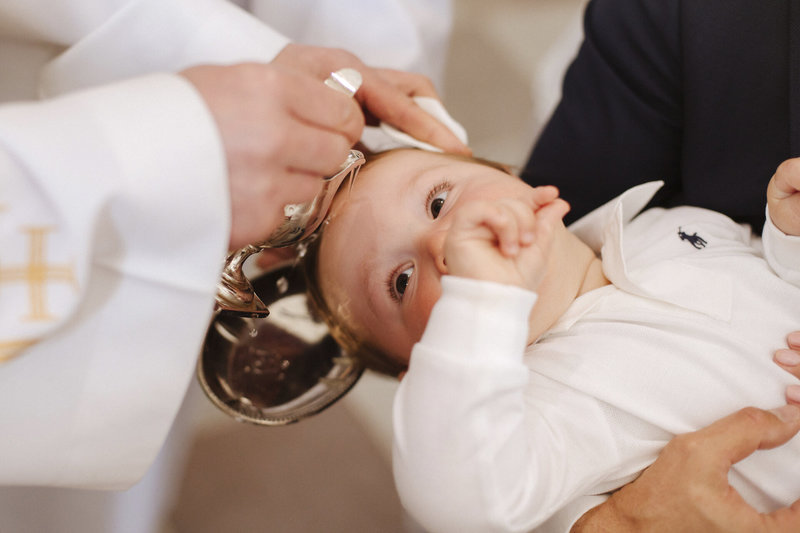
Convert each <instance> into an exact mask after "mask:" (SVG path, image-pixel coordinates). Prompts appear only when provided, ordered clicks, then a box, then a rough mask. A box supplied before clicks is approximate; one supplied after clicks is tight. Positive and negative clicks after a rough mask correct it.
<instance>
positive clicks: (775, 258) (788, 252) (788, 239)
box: [762, 209, 800, 287]
mask: <svg viewBox="0 0 800 533" xmlns="http://www.w3.org/2000/svg"><path fill="white" fill-rule="evenodd" d="M762 243H763V245H764V257H765V258H766V259H767V262H768V263H769V266H770V267H772V270H774V271H775V273H776V274H778V276H780V277H781V278H783V279H784V280H786V281H788V282H789V283H791V284H792V285H797V286H798V287H800V237H798V236H794V235H786V234H785V233H783V232H782V231H781V230H779V229H778V228H777V227H775V224H774V223H773V222H772V218H771V217H770V215H769V209H767V218H766V222H765V223H764V231H763V233H762Z"/></svg>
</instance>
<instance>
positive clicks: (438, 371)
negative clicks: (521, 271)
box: [394, 276, 552, 532]
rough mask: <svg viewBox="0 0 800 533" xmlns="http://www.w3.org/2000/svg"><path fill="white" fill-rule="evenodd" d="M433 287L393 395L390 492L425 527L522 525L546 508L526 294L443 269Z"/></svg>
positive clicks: (511, 528) (500, 528) (439, 529)
mask: <svg viewBox="0 0 800 533" xmlns="http://www.w3.org/2000/svg"><path fill="white" fill-rule="evenodd" d="M442 290H443V292H442V296H441V298H440V299H439V301H438V302H437V303H436V305H435V306H434V308H433V311H432V313H431V316H430V319H429V321H428V326H427V328H426V330H425V333H424V335H423V337H422V339H421V340H420V342H419V343H418V344H417V345H416V346H415V347H414V349H413V351H412V355H411V361H410V365H409V370H408V373H407V374H406V375H405V377H404V378H403V381H402V382H401V384H400V388H399V390H398V394H397V396H396V399H395V404H394V431H395V437H394V470H395V481H396V484H397V489H398V492H399V494H400V498H401V500H402V502H403V505H404V506H405V508H406V509H407V510H408V511H409V512H410V513H411V515H412V516H414V518H415V519H416V520H417V521H419V523H420V524H421V525H422V526H423V527H424V528H426V530H429V531H435V532H445V531H454V532H455V531H458V532H469V531H476V532H486V531H529V530H530V529H531V528H532V527H535V526H536V525H537V523H539V522H541V521H542V520H543V519H544V518H546V516H539V512H540V511H541V512H547V511H546V509H544V508H546V504H544V505H543V508H541V509H540V507H539V505H538V504H539V503H540V500H539V491H540V490H541V487H540V483H541V484H544V485H546V483H547V480H546V478H542V479H540V478H539V476H538V474H539V472H538V470H537V468H536V467H535V465H536V460H535V454H534V449H533V448H532V446H531V441H530V432H529V430H530V425H529V422H530V419H529V418H528V417H527V416H526V405H525V397H524V389H525V386H526V384H527V383H528V371H527V369H526V367H525V365H524V364H523V362H522V358H523V353H524V350H525V346H526V343H527V334H528V323H527V317H528V315H529V313H530V310H531V308H532V306H533V304H534V302H535V300H536V295H535V294H533V293H531V292H528V291H525V290H522V289H519V288H516V287H510V286H505V285H499V284H494V283H490V282H481V281H476V280H469V279H463V278H454V277H448V276H445V277H444V278H442ZM531 502H535V504H534V505H531V504H530V503H531ZM551 512H552V511H551Z"/></svg>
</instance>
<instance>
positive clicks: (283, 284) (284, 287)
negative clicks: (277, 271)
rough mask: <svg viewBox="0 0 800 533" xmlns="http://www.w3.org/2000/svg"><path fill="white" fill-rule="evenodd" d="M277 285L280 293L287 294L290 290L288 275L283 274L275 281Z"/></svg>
mask: <svg viewBox="0 0 800 533" xmlns="http://www.w3.org/2000/svg"><path fill="white" fill-rule="evenodd" d="M275 287H277V289H278V294H285V293H286V291H288V290H289V280H288V279H286V276H281V277H279V278H278V280H277V281H276V282H275Z"/></svg>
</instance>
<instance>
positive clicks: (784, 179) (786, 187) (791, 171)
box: [772, 157, 800, 198]
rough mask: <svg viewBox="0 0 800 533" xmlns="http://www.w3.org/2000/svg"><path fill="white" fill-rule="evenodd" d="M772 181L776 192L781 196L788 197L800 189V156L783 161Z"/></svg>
mask: <svg viewBox="0 0 800 533" xmlns="http://www.w3.org/2000/svg"><path fill="white" fill-rule="evenodd" d="M772 181H773V185H774V194H775V195H776V196H777V197H779V198H787V197H789V196H791V195H792V194H794V193H796V192H797V191H798V190H800V157H796V158H794V159H787V160H786V161H784V162H783V163H781V164H780V165H779V166H778V169H777V170H776V171H775V175H774V176H773V177H772Z"/></svg>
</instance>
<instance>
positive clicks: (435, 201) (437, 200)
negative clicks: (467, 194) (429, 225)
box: [430, 190, 448, 218]
mask: <svg viewBox="0 0 800 533" xmlns="http://www.w3.org/2000/svg"><path fill="white" fill-rule="evenodd" d="M447 192H448V191H447V190H444V191H440V192H439V193H438V194H436V196H434V197H433V198H432V199H431V203H430V210H431V216H432V217H433V218H437V217H438V216H439V213H440V212H441V210H442V207H443V206H444V201H445V199H446V198H447Z"/></svg>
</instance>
